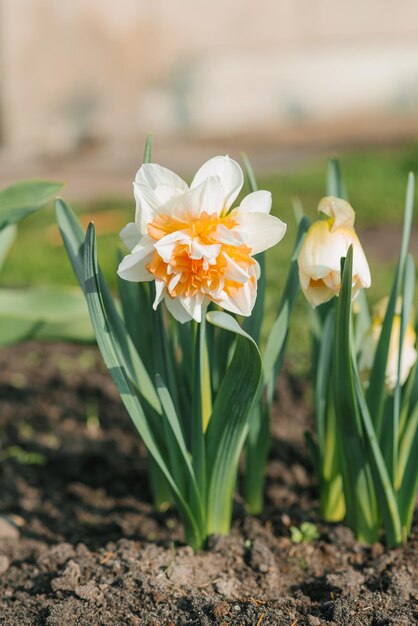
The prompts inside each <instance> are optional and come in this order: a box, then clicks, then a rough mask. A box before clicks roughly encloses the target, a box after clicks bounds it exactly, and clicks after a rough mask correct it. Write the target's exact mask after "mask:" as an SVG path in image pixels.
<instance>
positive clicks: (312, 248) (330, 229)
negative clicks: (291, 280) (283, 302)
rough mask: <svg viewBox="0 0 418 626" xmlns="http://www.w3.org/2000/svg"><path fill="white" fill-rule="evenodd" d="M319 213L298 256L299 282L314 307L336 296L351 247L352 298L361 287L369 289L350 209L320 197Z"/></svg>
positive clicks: (363, 257)
mask: <svg viewBox="0 0 418 626" xmlns="http://www.w3.org/2000/svg"><path fill="white" fill-rule="evenodd" d="M318 213H320V214H322V216H323V217H324V219H320V220H318V221H316V222H314V223H313V224H312V225H311V226H310V227H309V229H308V232H307V234H306V237H305V241H304V242H303V245H302V248H301V251H300V253H299V257H298V266H299V280H300V285H301V288H302V291H303V293H304V294H305V296H306V298H307V300H308V302H309V303H310V304H311V305H312V306H313V307H316V306H318V305H320V304H323V303H324V302H328V300H331V298H333V297H334V296H338V294H339V293H340V289H341V258H342V257H345V256H346V255H347V252H348V249H349V247H350V246H351V245H352V246H353V283H352V285H353V299H354V298H355V297H356V296H357V294H358V292H359V290H360V289H361V288H362V287H370V284H371V278H370V269H369V265H368V263H367V259H366V256H365V254H364V252H363V248H362V247H361V244H360V241H359V239H358V237H357V235H356V232H355V230H354V220H355V213H354V210H353V208H352V207H351V206H350V205H349V204H348V202H346V201H345V200H342V199H340V198H335V197H333V196H329V197H327V198H323V199H322V200H321V201H320V203H319V206H318Z"/></svg>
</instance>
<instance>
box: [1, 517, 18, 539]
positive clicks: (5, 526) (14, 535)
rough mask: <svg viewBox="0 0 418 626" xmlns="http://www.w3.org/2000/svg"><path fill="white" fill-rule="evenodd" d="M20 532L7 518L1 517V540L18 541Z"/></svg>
mask: <svg viewBox="0 0 418 626" xmlns="http://www.w3.org/2000/svg"><path fill="white" fill-rule="evenodd" d="M19 536H20V532H19V530H18V528H16V526H15V525H14V524H13V522H11V521H10V520H9V519H8V518H7V517H0V540H4V539H7V540H8V541H17V539H19Z"/></svg>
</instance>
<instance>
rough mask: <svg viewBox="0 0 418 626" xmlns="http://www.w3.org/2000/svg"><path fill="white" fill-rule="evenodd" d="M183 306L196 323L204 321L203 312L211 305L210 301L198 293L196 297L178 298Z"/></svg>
mask: <svg viewBox="0 0 418 626" xmlns="http://www.w3.org/2000/svg"><path fill="white" fill-rule="evenodd" d="M178 299H179V300H180V302H181V304H182V306H183V307H184V308H185V309H186V311H187V313H188V314H189V315H190V316H191V317H192V318H193V319H194V320H195V321H196V322H199V323H200V322H201V321H202V311H203V310H205V309H206V307H207V305H208V304H209V301H208V299H207V298H206V297H205V296H204V295H203V294H202V293H197V294H196V295H194V296H191V297H190V296H180V297H179V298H178Z"/></svg>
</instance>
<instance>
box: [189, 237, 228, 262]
mask: <svg viewBox="0 0 418 626" xmlns="http://www.w3.org/2000/svg"><path fill="white" fill-rule="evenodd" d="M221 247H222V246H221V244H220V243H212V244H203V243H200V241H199V238H198V237H195V238H194V239H193V240H192V244H191V248H190V258H191V259H194V260H197V261H198V260H199V259H205V261H207V262H208V263H209V262H210V261H215V259H216V257H217V256H218V254H219V253H220V251H221Z"/></svg>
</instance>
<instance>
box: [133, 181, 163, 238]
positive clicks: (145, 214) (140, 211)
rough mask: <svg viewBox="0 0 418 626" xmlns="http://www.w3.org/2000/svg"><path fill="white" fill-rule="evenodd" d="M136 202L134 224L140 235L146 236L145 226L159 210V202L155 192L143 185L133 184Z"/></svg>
mask: <svg viewBox="0 0 418 626" xmlns="http://www.w3.org/2000/svg"><path fill="white" fill-rule="evenodd" d="M134 196H135V201H136V211H135V223H136V225H137V228H138V230H139V232H140V233H142V234H143V235H145V234H147V232H148V229H147V226H148V224H149V223H150V222H152V220H153V219H154V217H155V215H156V214H157V213H158V211H159V209H160V202H159V200H158V197H157V196H156V194H155V192H154V191H153V190H152V189H150V188H149V187H147V186H145V185H140V184H138V183H134Z"/></svg>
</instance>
